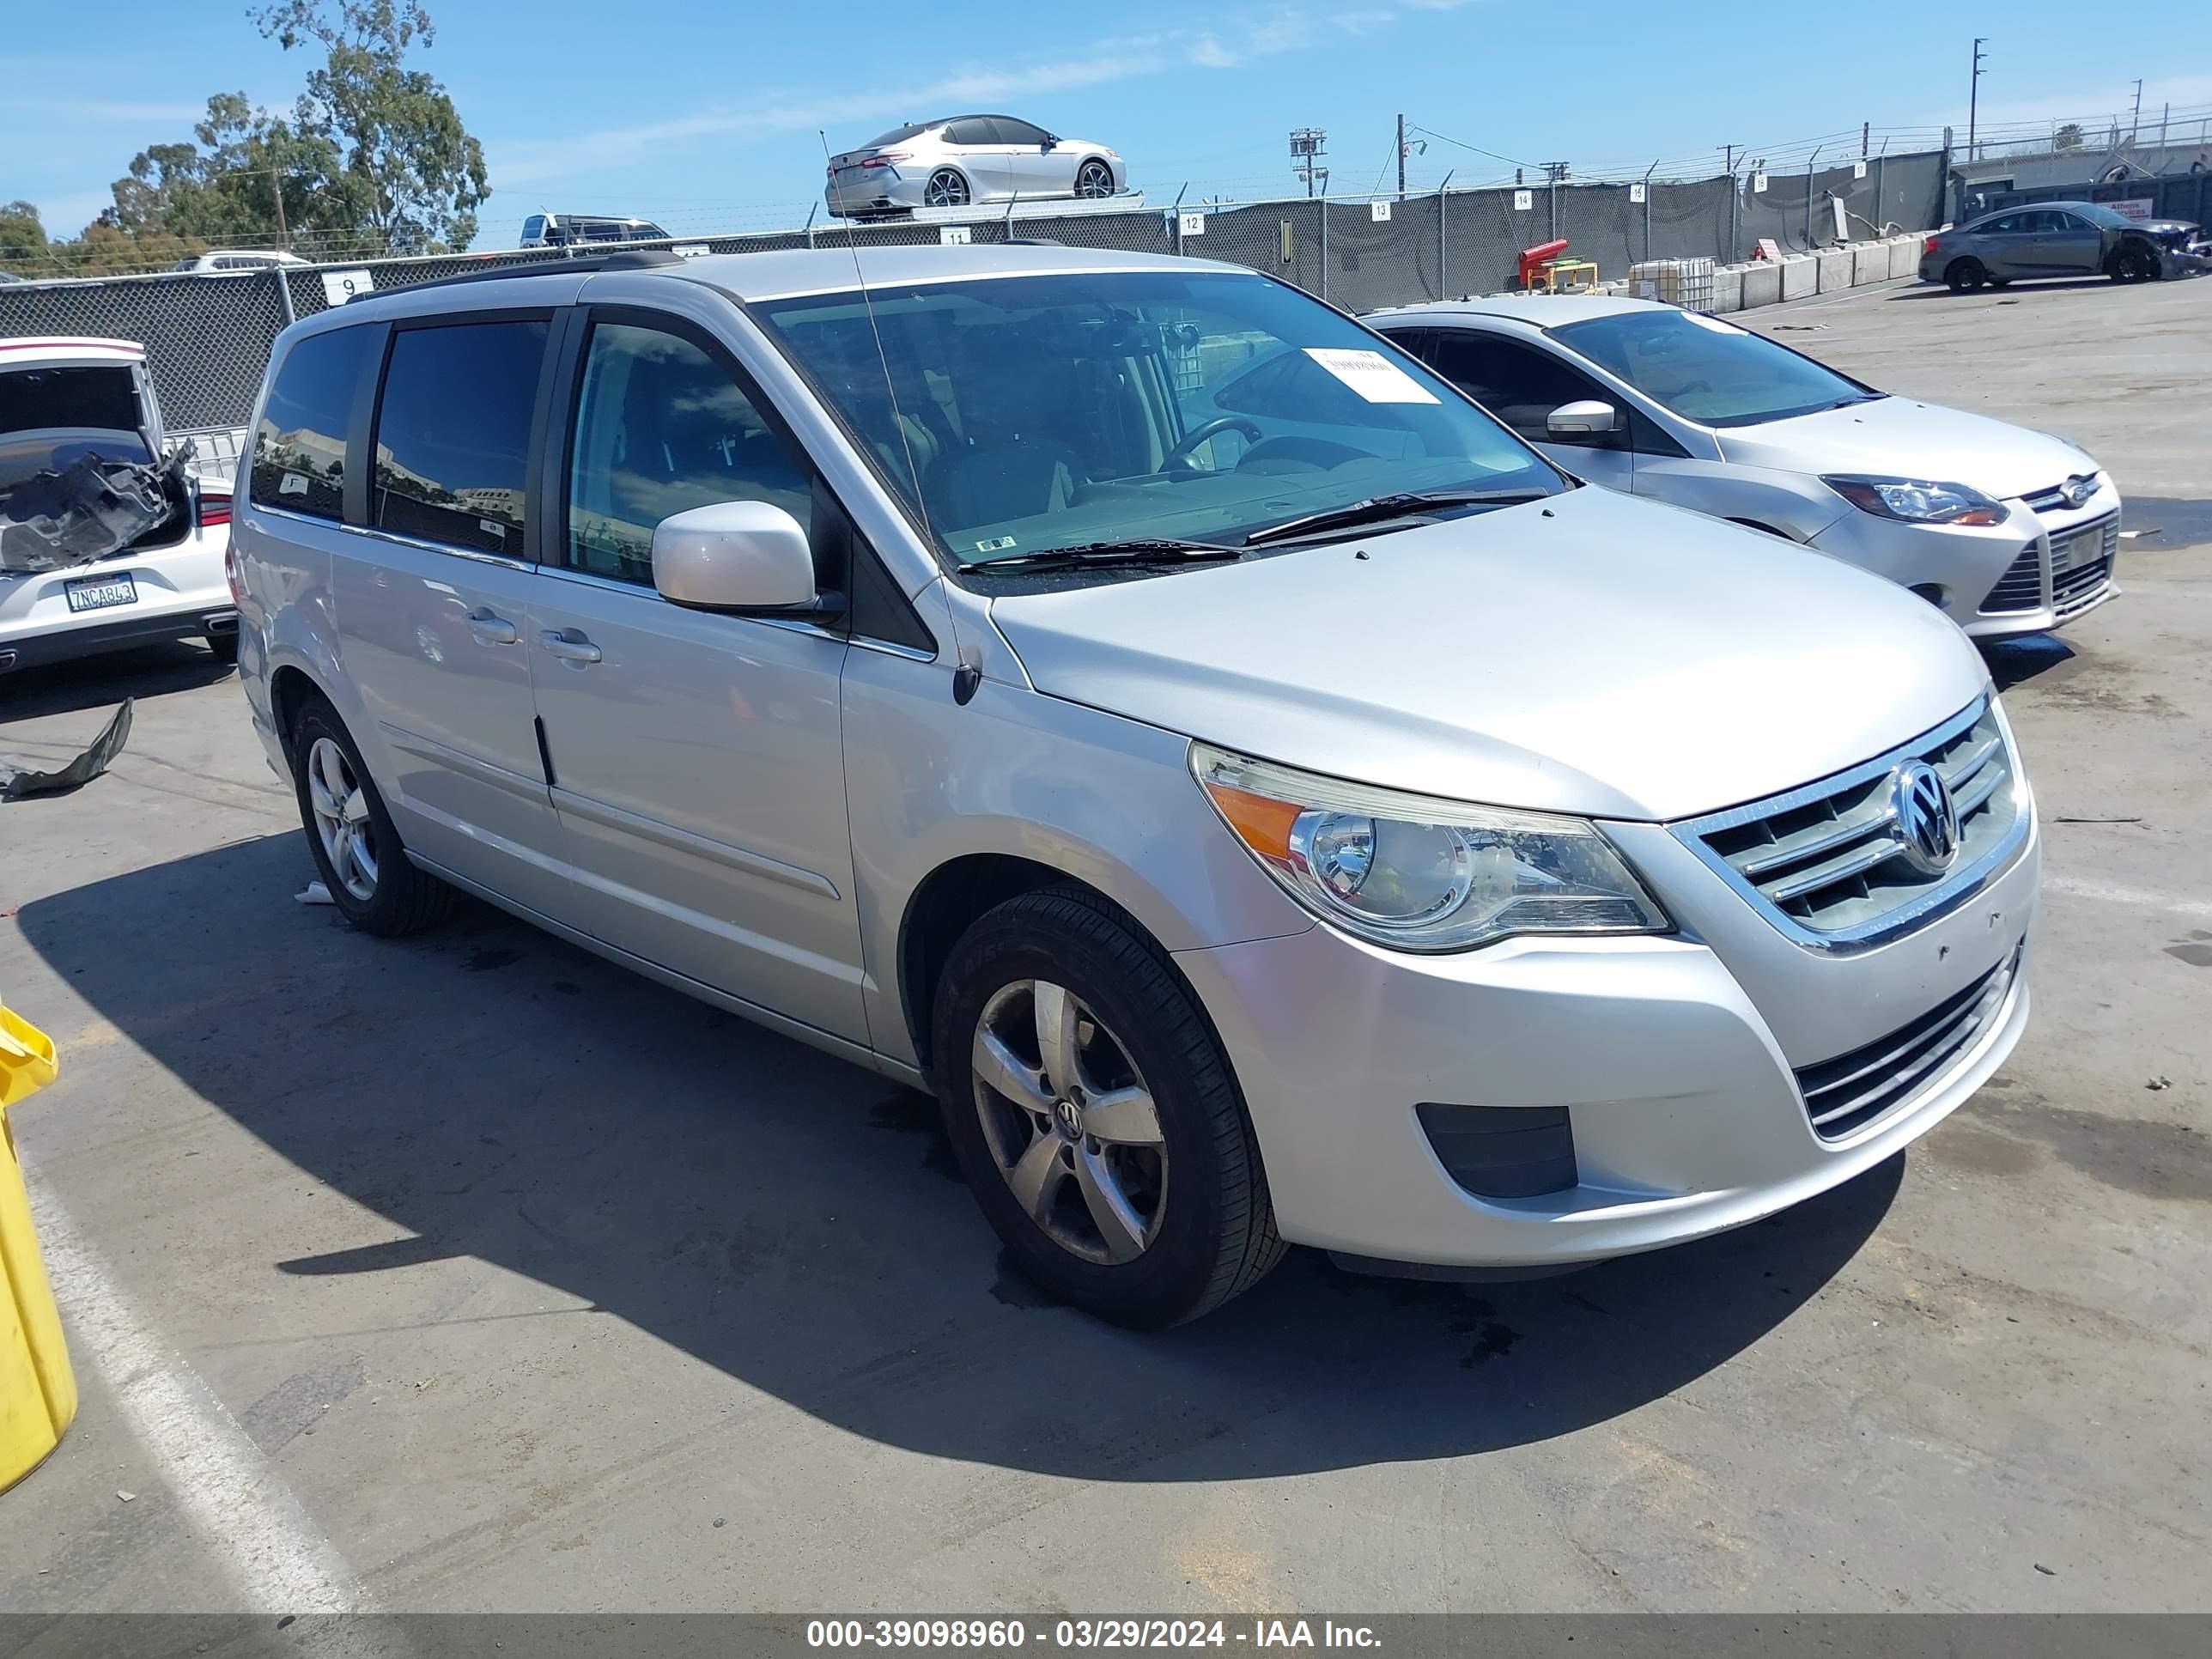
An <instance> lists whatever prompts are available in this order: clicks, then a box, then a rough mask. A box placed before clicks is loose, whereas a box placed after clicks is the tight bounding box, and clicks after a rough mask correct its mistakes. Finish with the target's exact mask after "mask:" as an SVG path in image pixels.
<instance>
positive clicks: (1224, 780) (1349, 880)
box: [1191, 744, 1669, 951]
mask: <svg viewBox="0 0 2212 1659" xmlns="http://www.w3.org/2000/svg"><path fill="white" fill-rule="evenodd" d="M1191 767H1192V769H1193V770H1194V772H1195V773H1196V774H1197V775H1198V781H1199V782H1200V784H1201V785H1203V786H1204V787H1205V789H1206V794H1207V795H1208V796H1209V797H1211V798H1212V801H1213V805H1214V808H1215V810H1216V811H1218V812H1219V813H1220V814H1221V817H1222V820H1223V822H1224V823H1227V824H1228V826H1229V827H1230V829H1231V830H1232V831H1234V832H1235V834H1236V836H1237V839H1238V840H1239V841H1241V842H1243V843H1244V845H1245V847H1246V848H1248V849H1249V851H1250V853H1251V854H1252V856H1253V857H1254V858H1255V859H1257V860H1259V861H1260V866H1261V868H1262V869H1264V870H1266V871H1267V873H1268V874H1269V875H1271V876H1273V878H1275V879H1276V881H1277V882H1279V884H1281V885H1282V887H1283V888H1284V890H1285V891H1287V892H1288V893H1289V894H1290V895H1291V897H1293V898H1295V899H1297V901H1298V902H1299V903H1301V904H1303V905H1304V907H1305V908H1307V909H1309V910H1310V911H1312V912H1313V913H1314V914H1315V915H1317V916H1319V917H1321V918H1322V920H1323V921H1331V922H1334V923H1335V924H1336V925H1337V926H1338V927H1341V928H1343V929H1344V930H1345V931H1346V933H1356V934H1358V936H1359V937H1360V938H1361V939H1369V940H1371V941H1372V942H1374V943H1375V944H1377V945H1389V946H1390V947H1391V948H1392V949H1394V950H1399V951H1466V950H1471V949H1473V948H1474V946H1476V945H1487V944H1489V943H1490V942H1491V941H1492V940H1493V939H1504V938H1506V937H1508V936H1509V935H1511V934H1515V933H1658V932H1662V931H1664V930H1665V929H1666V928H1667V927H1668V926H1669V923H1668V920H1667V915H1666V912H1664V911H1663V910H1662V909H1661V908H1659V906H1658V904H1657V903H1656V902H1655V901H1654V900H1653V899H1652V897H1651V896H1650V894H1649V893H1647V892H1645V891H1644V888H1643V886H1642V884H1640V883H1638V880H1637V879H1636V878H1635V877H1634V876H1633V875H1632V874H1631V873H1630V872H1629V869H1628V866H1627V865H1626V864H1625V863H1623V862H1622V860H1621V857H1620V854H1618V853H1616V852H1614V851H1613V844H1612V843H1611V842H1608V841H1607V840H1606V838H1605V837H1604V836H1603V835H1601V833H1599V830H1598V828H1597V826H1596V825H1595V824H1594V823H1589V821H1588V820H1586V819H1583V818H1571V817H1557V816H1554V815H1553V814H1551V813H1546V812H1512V811H1503V810H1501V809H1499V808H1498V807H1492V806H1470V805H1462V804H1461V803H1459V802H1456V801H1445V800H1435V799H1430V798H1429V797H1427V796H1425V795H1411V794H1401V793H1399V792H1397V791H1395V790H1391V789H1376V788H1370V787H1368V786H1367V785H1365V784H1358V783H1346V782H1343V781H1339V780H1337V779H1334V778H1324V777H1317V776H1316V775H1313V774H1312V773H1310V772H1297V771H1293V770H1291V769H1290V768H1289V767H1286V766H1276V765H1273V764H1272V763H1269V762H1267V761H1256V760H1249V759H1246V758H1245V757H1243V756H1241V755H1232V754H1230V753H1228V752H1226V751H1225V750H1219V749H1214V748H1211V747H1209V746H1207V745H1206V744H1193V745H1192V748H1191Z"/></svg>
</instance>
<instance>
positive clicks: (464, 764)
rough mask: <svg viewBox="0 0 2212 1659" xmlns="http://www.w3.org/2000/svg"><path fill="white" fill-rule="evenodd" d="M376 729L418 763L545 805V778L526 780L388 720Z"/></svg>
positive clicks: (524, 777)
mask: <svg viewBox="0 0 2212 1659" xmlns="http://www.w3.org/2000/svg"><path fill="white" fill-rule="evenodd" d="M376 729H377V730H378V731H380V732H383V733H384V736H385V738H386V741H387V742H389V743H390V744H392V747H393V748H394V749H397V750H400V751H402V752H403V753H405V754H410V755H412V756H414V757H415V758H416V759H417V760H425V761H428V762H429V763H431V764H432V765H433V766H442V767H444V768H446V769H447V770H448V771H452V772H459V774H460V775H462V776H463V777H466V778H473V779H474V780H476V781H477V782H478V783H483V784H489V786H490V787H493V788H494V789H501V790H504V791H506V792H507V793H508V794H510V795H520V796H521V797H522V799H525V800H532V801H536V802H537V803H538V805H540V806H543V805H545V798H546V793H547V792H546V788H545V780H544V779H543V778H532V777H526V776H525V775H523V774H521V773H520V772H510V771H508V770H507V768H505V767H504V766H495V765H494V764H493V763H491V762H489V761H488V760H483V759H479V758H478V757H477V756H474V755H471V754H465V753H464V752H463V751H462V750H459V749H454V748H451V747H449V746H447V744H442V743H440V742H439V741H438V740H437V739H436V738H426V737H424V736H422V734H421V733H420V732H410V731H408V730H407V729H406V728H405V727H404V726H394V725H392V723H391V722H390V721H389V720H379V721H377V723H376ZM456 827H457V828H458V827H459V826H458V825H456Z"/></svg>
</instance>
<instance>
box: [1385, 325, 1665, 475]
mask: <svg viewBox="0 0 2212 1659" xmlns="http://www.w3.org/2000/svg"><path fill="white" fill-rule="evenodd" d="M1425 355H1426V356H1427V358H1428V360H1429V362H1431V364H1433V365H1434V366H1435V368H1436V370H1437V373H1438V374H1442V375H1443V377H1444V379H1446V380H1449V381H1450V382H1451V383H1452V384H1453V385H1454V386H1458V387H1459V388H1460V389H1461V390H1462V392H1466V393H1467V394H1468V397H1470V398H1474V400H1475V402H1477V403H1479V404H1481V405H1482V406H1483V407H1484V408H1485V409H1486V410H1489V411H1490V412H1491V413H1492V414H1493V415H1495V416H1498V419H1499V420H1501V421H1503V422H1505V424H1506V425H1508V426H1510V427H1511V428H1513V429H1514V430H1515V431H1516V432H1518V433H1519V434H1520V435H1522V437H1524V438H1528V439H1532V440H1535V441H1541V442H1544V443H1582V444H1587V445H1591V446H1595V447H1609V446H1612V445H1615V444H1618V443H1620V441H1622V440H1623V438H1624V437H1625V435H1624V434H1621V433H1618V432H1601V433H1592V434H1590V435H1588V436H1584V437H1572V438H1557V439H1555V438H1553V436H1552V435H1551V432H1550V430H1549V428H1547V426H1546V425H1545V422H1547V421H1548V420H1549V419H1550V418H1551V414H1552V411H1553V410H1555V409H1557V408H1559V406H1560V405H1561V404H1578V403H1583V402H1586V401H1588V400H1589V399H1592V398H1595V399H1596V400H1597V401H1598V402H1600V403H1606V404H1609V403H1612V402H1613V398H1612V396H1611V394H1610V393H1608V392H1607V391H1606V389H1605V388H1604V387H1603V386H1600V385H1599V384H1598V383H1597V382H1596V381H1595V380H1592V379H1590V378H1589V375H1587V374H1583V373H1582V372H1581V371H1580V370H1579V369H1575V368H1569V367H1568V366H1567V365H1566V364H1565V363H1563V362H1560V361H1559V359H1558V358H1557V357H1554V356H1552V354H1551V353H1550V352H1548V351H1543V350H1540V349H1537V348H1536V347H1534V346H1530V345H1523V344H1522V343H1520V342H1519V341H1518V340H1508V339H1503V338H1501V337H1498V335H1495V334H1478V333H1476V332H1474V331H1472V330H1468V329H1439V330H1438V331H1437V333H1436V336H1435V337H1434V339H1433V340H1432V341H1431V343H1430V345H1429V348H1428V350H1427V352H1426V354H1425ZM1617 406H1618V405H1616V407H1617Z"/></svg>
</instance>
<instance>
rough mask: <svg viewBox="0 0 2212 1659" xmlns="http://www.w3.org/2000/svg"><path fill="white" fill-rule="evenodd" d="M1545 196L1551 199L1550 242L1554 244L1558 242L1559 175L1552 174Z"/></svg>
mask: <svg viewBox="0 0 2212 1659" xmlns="http://www.w3.org/2000/svg"><path fill="white" fill-rule="evenodd" d="M1547 195H1549V197H1551V207H1552V234H1551V240H1553V241H1554V242H1556V241H1558V240H1559V174H1558V173H1553V174H1552V188H1551V189H1550V191H1547Z"/></svg>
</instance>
